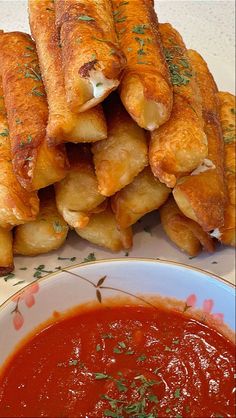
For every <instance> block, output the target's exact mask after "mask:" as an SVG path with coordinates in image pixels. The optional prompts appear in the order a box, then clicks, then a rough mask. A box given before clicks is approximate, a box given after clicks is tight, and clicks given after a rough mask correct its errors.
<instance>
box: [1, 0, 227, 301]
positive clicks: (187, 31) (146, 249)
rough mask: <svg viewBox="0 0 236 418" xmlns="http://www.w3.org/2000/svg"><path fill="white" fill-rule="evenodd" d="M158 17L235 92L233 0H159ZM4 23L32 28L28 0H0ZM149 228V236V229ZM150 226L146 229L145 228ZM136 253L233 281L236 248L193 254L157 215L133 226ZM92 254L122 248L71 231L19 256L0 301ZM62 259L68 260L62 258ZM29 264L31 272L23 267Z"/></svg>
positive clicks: (222, 84) (3, 284)
mask: <svg viewBox="0 0 236 418" xmlns="http://www.w3.org/2000/svg"><path fill="white" fill-rule="evenodd" d="M156 4H157V5H158V7H157V11H158V15H159V20H160V21H162V22H165V21H169V22H171V23H172V24H173V25H174V26H175V27H176V28H177V29H178V30H179V31H180V33H181V34H182V36H183V38H184V40H185V42H186V45H187V47H188V48H195V49H197V50H198V51H199V52H200V53H201V54H202V55H203V57H204V58H205V59H206V60H207V62H208V64H209V67H210V70H211V71H212V73H213V74H214V76H215V79H216V81H217V83H218V86H219V89H221V90H225V91H231V92H234V90H235V89H234V55H235V54H234V9H235V6H234V1H190V0H188V1H177V0H175V1H167V0H163V1H158V2H156ZM0 10H1V17H0V22H1V23H0V27H1V29H4V30H6V31H10V30H21V31H25V32H29V27H28V17H27V2H26V1H25V0H17V1H15V0H7V1H1V0H0ZM145 227H148V230H150V231H151V234H150V233H148V232H145V230H144V228H145ZM145 229H146V228H145ZM134 231H135V237H134V246H133V249H132V250H131V251H130V252H129V256H132V257H149V258H161V259H164V260H174V261H178V262H180V263H184V264H188V265H190V266H195V267H200V268H202V269H204V270H207V271H210V272H212V273H215V274H217V275H220V276H222V277H224V278H226V279H228V280H229V281H230V282H233V281H234V277H235V261H234V250H233V249H232V248H224V247H219V248H218V249H217V252H216V253H215V254H213V255H208V254H202V255H200V256H199V257H197V258H194V259H192V258H189V257H188V256H187V255H185V254H183V253H181V252H180V250H179V249H177V248H176V247H175V246H174V245H172V244H171V243H170V242H169V240H168V239H167V238H166V236H165V234H164V233H163V231H162V228H161V226H160V225H159V221H158V215H157V214H156V213H154V214H151V215H148V216H146V217H145V218H144V219H143V220H142V222H141V223H139V224H138V225H137V226H135V228H134ZM90 253H94V254H95V257H96V259H104V258H114V257H123V256H124V255H125V253H124V252H120V253H117V254H115V255H114V254H113V253H111V252H109V251H105V250H102V249H100V248H98V247H95V246H92V245H90V244H89V243H87V242H85V241H83V240H82V239H78V237H77V236H76V235H75V234H74V233H71V235H70V237H69V239H68V240H67V242H66V245H65V246H64V247H63V248H62V249H60V250H59V251H58V252H57V253H50V254H46V255H42V256H38V257H34V258H29V257H16V258H15V265H16V270H15V276H14V277H13V278H9V279H8V280H7V281H5V280H4V279H3V278H0V304H1V303H2V302H3V301H4V300H5V299H7V298H8V297H9V296H11V295H12V294H13V293H14V292H16V291H17V290H19V289H20V288H21V287H23V286H25V285H26V284H28V283H30V282H31V281H33V280H34V277H33V275H34V273H35V270H34V269H35V268H36V267H37V266H39V265H45V270H47V271H54V270H55V267H57V266H63V267H65V266H68V265H70V264H72V261H71V260H70V259H71V258H73V257H76V259H74V258H73V260H74V261H73V262H74V263H79V262H80V261H83V260H84V258H86V257H87V256H88V254H90ZM58 256H59V257H65V258H69V260H58ZM21 268H27V270H20V269H21Z"/></svg>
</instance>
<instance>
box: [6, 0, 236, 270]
mask: <svg viewBox="0 0 236 418" xmlns="http://www.w3.org/2000/svg"><path fill="white" fill-rule="evenodd" d="M28 6H29V20H30V27H31V33H32V37H31V36H29V35H27V34H25V33H20V32H10V33H4V32H0V62H1V67H0V274H1V275H5V274H6V273H9V272H10V271H12V270H13V268H14V263H13V255H14V254H21V255H27V256H34V255H37V254H42V253H45V252H48V251H51V250H55V249H58V248H59V247H60V246H61V245H63V243H64V242H65V240H66V237H67V234H68V231H69V229H74V230H75V231H76V233H77V234H78V236H79V237H81V238H83V239H85V240H88V241H89V242H91V243H93V244H97V245H99V246H102V247H105V248H108V249H110V250H112V251H119V250H121V249H128V248H130V247H131V246H132V225H133V224H135V223H136V222H137V221H138V220H139V219H140V218H141V217H142V216H144V215H145V214H146V213H149V212H152V211H156V210H157V209H159V212H160V217H161V223H162V225H163V228H164V230H165V232H166V234H167V235H168V237H169V238H170V239H171V240H172V241H173V242H174V243H175V244H176V245H177V246H178V247H179V248H180V249H181V250H183V251H186V252H187V253H188V254H189V255H191V256H195V255H197V254H198V253H199V252H200V251H201V250H202V249H205V250H206V251H210V252H212V251H214V242H215V240H216V239H217V240H219V241H220V242H222V243H223V244H226V245H232V246H234V245H235V142H234V141H235V97H234V96H232V95H231V94H230V93H221V92H218V89H217V86H216V84H215V82H214V79H213V77H212V75H211V74H210V72H209V69H208V67H207V64H206V63H205V61H204V60H203V58H202V57H201V56H200V55H199V54H198V53H197V52H195V51H189V50H187V49H186V47H185V44H184V42H183V40H182V38H181V36H180V34H179V33H178V32H177V31H176V30H175V29H174V28H173V27H172V26H171V25H170V24H159V23H158V19H157V16H156V13H155V11H154V8H153V2H152V1H151V0H131V1H120V0H110V1H109V0H99V1H93V0H84V1H83V2H80V1H78V0H29V4H28ZM157 219H158V217H157Z"/></svg>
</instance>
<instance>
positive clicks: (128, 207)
mask: <svg viewBox="0 0 236 418" xmlns="http://www.w3.org/2000/svg"><path fill="white" fill-rule="evenodd" d="M170 192H171V190H170V189H168V188H167V187H166V186H165V185H164V184H162V183H160V181H159V180H158V179H156V178H155V177H154V176H153V174H152V172H151V169H150V167H146V168H145V169H144V170H143V171H142V172H141V173H140V174H139V175H138V176H137V177H135V179H134V180H133V182H132V183H130V184H129V185H128V186H126V187H124V189H122V190H120V191H119V192H118V193H117V194H116V195H115V196H113V197H112V200H111V201H112V209H113V211H114V213H115V216H116V221H117V223H118V225H119V226H120V227H122V228H127V227H128V226H130V225H133V224H135V223H136V222H137V221H138V219H140V218H141V217H142V216H144V215H145V214H146V213H149V212H152V211H154V210H156V209H158V208H159V207H160V206H161V205H163V203H165V201H166V200H167V198H168V196H169V194H170Z"/></svg>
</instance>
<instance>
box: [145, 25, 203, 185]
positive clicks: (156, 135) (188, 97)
mask: <svg viewBox="0 0 236 418" xmlns="http://www.w3.org/2000/svg"><path fill="white" fill-rule="evenodd" d="M160 33H161V38H162V42H163V46H164V52H165V56H166V60H167V63H168V65H169V69H170V73H171V78H172V84H173V86H174V105H173V111H172V114H171V117H170V119H169V121H168V122H166V123H165V125H163V126H161V128H160V129H158V130H156V131H154V132H153V133H152V137H151V143H150V152H149V159H150V165H151V168H152V171H153V174H154V175H155V176H156V177H158V178H159V180H160V181H161V182H163V183H165V184H166V185H167V186H168V187H174V186H175V184H176V181H177V179H178V178H180V177H183V176H184V175H186V174H189V173H191V171H193V170H194V169H195V168H197V167H198V166H199V165H200V164H201V163H202V162H203V160H204V158H206V157H207V153H208V149H207V138H206V135H205V133H204V130H203V126H204V122H203V118H202V108H201V98H200V93H199V88H198V85H197V82H196V77H195V75H194V72H193V69H192V65H191V62H190V60H189V58H188V54H187V50H186V47H185V45H184V42H183V40H182V38H181V36H180V34H179V33H178V32H177V31H176V30H175V29H173V28H172V26H171V25H169V24H160Z"/></svg>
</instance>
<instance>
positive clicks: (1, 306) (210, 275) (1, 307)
mask: <svg viewBox="0 0 236 418" xmlns="http://www.w3.org/2000/svg"><path fill="white" fill-rule="evenodd" d="M130 261H133V262H134V261H139V262H148V263H153V264H167V265H171V266H178V267H183V268H184V269H186V270H192V271H195V272H198V273H203V274H204V275H205V276H207V277H208V278H211V279H215V280H216V281H217V282H220V283H223V284H224V285H226V286H227V287H229V288H231V289H234V290H236V284H234V283H231V282H229V281H228V280H226V279H224V278H223V277H221V276H219V275H217V274H215V273H211V272H209V271H207V270H204V269H202V268H199V267H195V266H189V265H188V264H184V263H180V262H178V261H172V260H164V259H161V258H158V259H157V260H156V259H155V258H148V257H129V258H125V257H120V258H108V259H106V258H104V259H100V260H96V261H88V262H82V263H77V264H70V265H69V266H67V267H65V268H62V269H60V270H58V271H54V272H53V273H48V274H46V275H45V276H43V277H41V278H39V279H36V280H34V281H32V282H30V283H28V284H27V285H26V286H24V287H22V288H21V289H19V290H18V291H17V292H15V293H14V294H13V295H11V296H10V297H8V298H7V299H6V300H5V301H4V302H3V303H2V304H0V312H1V311H2V310H4V309H5V307H6V306H7V305H8V304H9V303H10V302H11V301H12V298H13V297H14V298H15V297H17V295H21V294H22V292H24V291H25V290H27V289H28V288H30V287H31V286H32V285H33V284H34V283H41V282H43V281H45V280H47V279H49V278H50V277H53V276H56V275H59V274H60V273H63V272H66V271H67V270H72V269H75V268H79V267H83V266H85V267H86V266H91V265H97V264H104V263H105V264H108V263H119V262H125V263H128V262H130Z"/></svg>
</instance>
